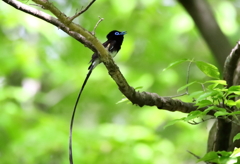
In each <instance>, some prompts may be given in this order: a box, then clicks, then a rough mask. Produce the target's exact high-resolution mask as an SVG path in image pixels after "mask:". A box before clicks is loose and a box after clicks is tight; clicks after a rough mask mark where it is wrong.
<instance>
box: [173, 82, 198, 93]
mask: <svg viewBox="0 0 240 164" xmlns="http://www.w3.org/2000/svg"><path fill="white" fill-rule="evenodd" d="M195 83H196V81H193V82H191V83H188V84H186V85H184V86H182V87H181V88H179V89H178V90H177V92H180V91H182V90H184V89H186V88H187V87H189V86H190V85H193V84H195Z"/></svg>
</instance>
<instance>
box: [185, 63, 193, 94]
mask: <svg viewBox="0 0 240 164" xmlns="http://www.w3.org/2000/svg"><path fill="white" fill-rule="evenodd" d="M192 62H193V60H191V61H190V63H189V64H188V68H187V81H186V83H187V84H188V82H189V77H190V76H189V73H190V67H191V64H192ZM186 94H189V93H188V87H187V88H186Z"/></svg>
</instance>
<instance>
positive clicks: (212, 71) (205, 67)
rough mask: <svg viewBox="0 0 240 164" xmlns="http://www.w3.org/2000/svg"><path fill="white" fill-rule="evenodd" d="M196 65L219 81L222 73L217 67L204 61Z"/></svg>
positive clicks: (197, 62)
mask: <svg viewBox="0 0 240 164" xmlns="http://www.w3.org/2000/svg"><path fill="white" fill-rule="evenodd" d="M196 65H197V66H198V68H199V69H200V70H201V71H202V72H203V73H204V74H205V75H207V76H209V77H212V78H215V79H219V75H220V73H219V71H218V68H217V67H216V66H214V65H212V64H210V63H206V62H202V61H196Z"/></svg>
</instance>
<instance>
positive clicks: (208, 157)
mask: <svg viewBox="0 0 240 164" xmlns="http://www.w3.org/2000/svg"><path fill="white" fill-rule="evenodd" d="M200 161H208V162H217V161H218V154H217V152H213V151H211V152H209V153H207V154H205V155H204V156H203V157H202V158H200V159H199V160H198V161H197V162H200Z"/></svg>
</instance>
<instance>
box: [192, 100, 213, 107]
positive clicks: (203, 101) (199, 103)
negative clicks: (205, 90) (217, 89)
mask: <svg viewBox="0 0 240 164" xmlns="http://www.w3.org/2000/svg"><path fill="white" fill-rule="evenodd" d="M212 104H213V102H212V101H210V100H201V101H198V102H197V103H196V106H198V108H202V107H206V106H208V105H212Z"/></svg>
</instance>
